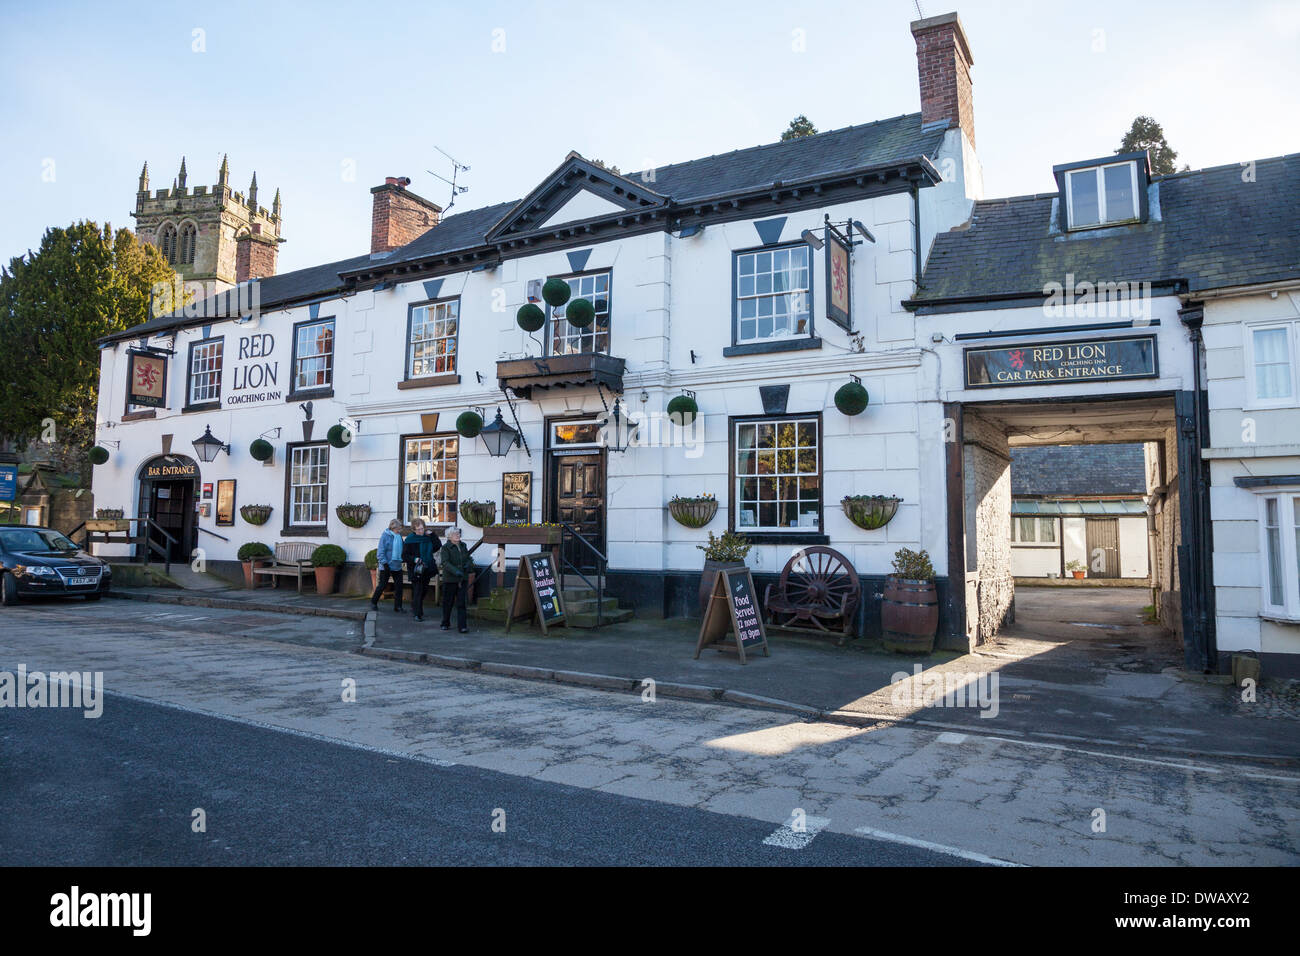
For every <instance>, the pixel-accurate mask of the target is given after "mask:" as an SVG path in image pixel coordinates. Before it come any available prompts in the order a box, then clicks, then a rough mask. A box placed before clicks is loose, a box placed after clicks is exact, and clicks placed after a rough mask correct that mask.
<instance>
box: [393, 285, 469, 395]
mask: <svg viewBox="0 0 1300 956" xmlns="http://www.w3.org/2000/svg"><path fill="white" fill-rule="evenodd" d="M459 328H460V299H447V300H446V301H443V302H428V303H425V304H424V305H417V306H415V307H413V308H412V309H411V322H410V333H409V339H408V342H409V344H408V348H407V358H406V364H407V373H406V374H407V377H408V378H428V377H429V376H431V375H451V374H454V373H455V371H456V334H457V332H458V331H459Z"/></svg>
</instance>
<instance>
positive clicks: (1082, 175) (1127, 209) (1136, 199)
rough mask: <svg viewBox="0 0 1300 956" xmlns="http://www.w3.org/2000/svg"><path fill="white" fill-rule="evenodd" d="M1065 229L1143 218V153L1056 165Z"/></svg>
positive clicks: (1144, 180) (1144, 195)
mask: <svg viewBox="0 0 1300 956" xmlns="http://www.w3.org/2000/svg"><path fill="white" fill-rule="evenodd" d="M1053 172H1055V173H1056V180H1057V182H1058V183H1059V184H1060V187H1061V209H1062V214H1063V215H1062V218H1063V219H1064V220H1065V222H1064V226H1065V228H1066V229H1067V230H1071V231H1072V230H1076V229H1096V228H1098V227H1101V226H1113V225H1117V224H1119V223H1128V222H1141V221H1142V220H1143V219H1145V218H1146V202H1145V201H1144V200H1145V198H1146V185H1147V160H1146V154H1145V153H1135V154H1130V155H1126V156H1119V157H1116V158H1115V159H1114V160H1113V161H1111V162H1106V161H1104V160H1092V161H1089V162H1084V163H1071V164H1069V165H1067V166H1057V167H1056V168H1055V170H1053Z"/></svg>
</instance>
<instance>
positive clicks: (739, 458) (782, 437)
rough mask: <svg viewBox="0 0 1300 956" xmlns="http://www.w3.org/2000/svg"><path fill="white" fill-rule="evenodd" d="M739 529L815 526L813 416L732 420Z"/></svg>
mask: <svg viewBox="0 0 1300 956" xmlns="http://www.w3.org/2000/svg"><path fill="white" fill-rule="evenodd" d="M733 428H734V429H735V431H734V445H733V449H734V455H735V473H736V484H735V494H734V501H735V503H736V505H735V507H736V530H737V531H741V532H744V531H786V530H789V529H791V528H796V529H798V528H802V529H805V530H807V529H814V530H815V529H817V528H818V526H819V524H820V515H821V455H820V442H819V440H818V439H819V435H818V431H819V428H818V421H817V419H815V418H774V419H768V420H764V421H738V422H735V423H734V424H733Z"/></svg>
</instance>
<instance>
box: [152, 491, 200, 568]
mask: <svg viewBox="0 0 1300 956" xmlns="http://www.w3.org/2000/svg"><path fill="white" fill-rule="evenodd" d="M148 494H149V499H148V500H149V516H150V517H151V518H152V519H153V524H151V525H149V527H148V530H149V539H150V540H151V541H153V542H154V543H155V544H156V545H158V547H159V548H163V549H165V550H166V551H167V559H168V560H169V561H188V560H189V557H190V550H191V541H190V538H191V537H192V536H193V529H194V482H193V481H190V480H184V481H154V482H151V484H150V488H149V492H148ZM159 529H161V531H165V532H167V534H168V535H170V536H171V537H172V538H173V539H174V540H172V541H168V540H167V538H166V537H164V536H163V535H162V534H161V532H160V530H159ZM159 556H160V552H159V551H158V550H155V549H153V548H150V553H149V557H150V559H153V558H156V557H159Z"/></svg>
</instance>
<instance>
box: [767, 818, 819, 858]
mask: <svg viewBox="0 0 1300 956" xmlns="http://www.w3.org/2000/svg"><path fill="white" fill-rule="evenodd" d="M830 823H831V821H830V818H829V817H812V816H806V817H804V818H803V820H802V822H801V823H800V824H799V825H800V827H801V829H799V830H796V829H795V818H794V815H793V814H791V816H790V819H789V820H786V821H785V823H783V824H781V825H780V826H779V827H777V828H776V829H775V830H773V831H772V835H771V836H770V837H768V838H767V839H766V840H764V841H763V845H764V846H779V847H780V848H781V849H783V850H802V849H803V848H804V847H806V846H807V845H808V844H809V843H811V842H812V841H813V837H815V836H816V835H817V834H819V833H821V832H822V830H825V829H826V828H827V827H828V826H830Z"/></svg>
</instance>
